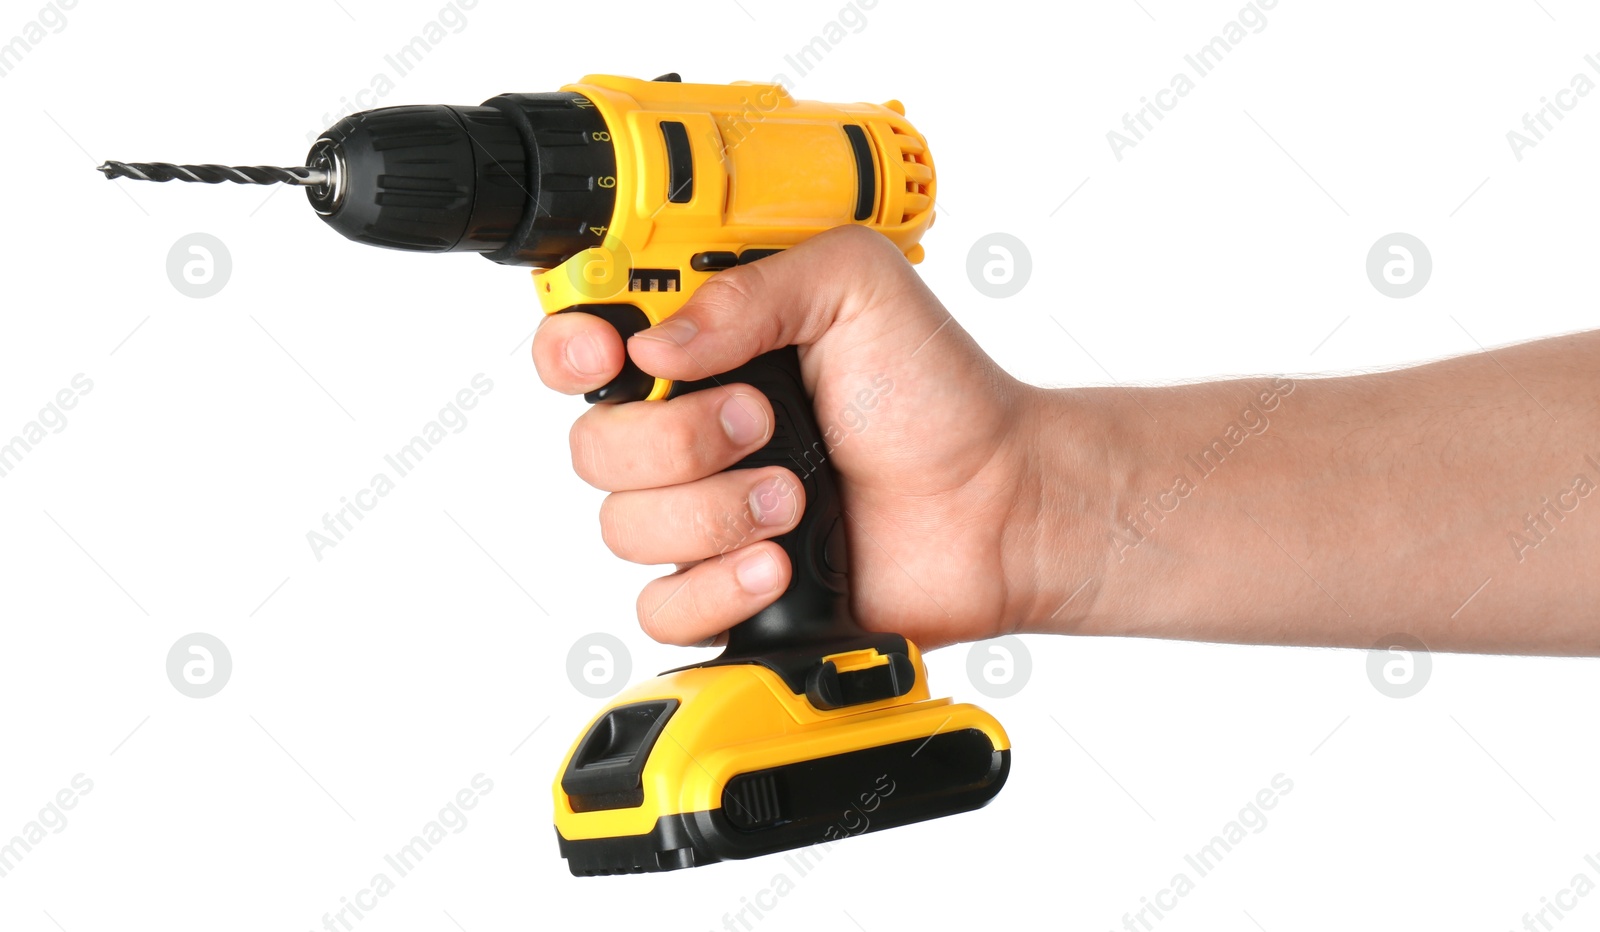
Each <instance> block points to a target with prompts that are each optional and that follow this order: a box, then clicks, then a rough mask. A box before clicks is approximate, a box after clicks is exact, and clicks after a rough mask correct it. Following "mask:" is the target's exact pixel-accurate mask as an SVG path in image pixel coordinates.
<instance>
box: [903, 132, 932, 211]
mask: <svg viewBox="0 0 1600 932" xmlns="http://www.w3.org/2000/svg"><path fill="white" fill-rule="evenodd" d="M893 129H894V141H895V143H896V144H898V145H899V147H900V168H901V170H902V171H903V172H905V176H906V196H905V200H904V201H903V202H902V207H901V214H900V222H901V223H910V222H911V221H912V219H914V218H915V217H916V216H917V215H918V214H921V213H923V212H924V211H926V210H927V209H928V208H929V207H931V206H933V169H932V168H931V167H930V166H929V165H928V147H927V146H925V145H924V144H923V142H922V140H921V139H918V138H917V137H916V136H913V135H911V134H910V133H908V132H906V131H905V130H903V129H901V128H900V127H898V126H896V127H893Z"/></svg>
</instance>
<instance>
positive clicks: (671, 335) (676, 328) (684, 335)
mask: <svg viewBox="0 0 1600 932" xmlns="http://www.w3.org/2000/svg"><path fill="white" fill-rule="evenodd" d="M699 332H700V328H699V326H697V325H696V324H695V322H694V321H692V320H690V319H689V318H687V317H669V318H667V319H666V320H664V321H662V322H661V323H659V324H656V325H655V326H654V327H651V328H650V329H649V330H641V331H639V332H638V333H636V334H634V336H636V337H639V338H640V339H643V340H657V341H659V342H662V343H671V344H672V345H673V346H684V345H686V344H687V343H688V342H689V341H690V340H693V339H694V338H695V335H696V334H698V333H699Z"/></svg>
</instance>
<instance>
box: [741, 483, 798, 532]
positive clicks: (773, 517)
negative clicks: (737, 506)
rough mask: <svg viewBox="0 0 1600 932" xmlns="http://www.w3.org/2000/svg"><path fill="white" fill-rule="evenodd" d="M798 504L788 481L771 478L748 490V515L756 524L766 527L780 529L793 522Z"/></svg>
mask: <svg viewBox="0 0 1600 932" xmlns="http://www.w3.org/2000/svg"><path fill="white" fill-rule="evenodd" d="M798 506H799V502H798V501H797V500H796V499H795V497H794V488H793V487H792V486H791V485H790V484H789V482H788V480H785V479H782V478H780V477H778V476H773V477H772V478H770V479H766V480H764V481H762V482H760V483H758V484H757V485H756V487H755V488H753V489H751V490H750V514H752V515H753V516H755V519H756V523H757V524H762V525H766V526H767V527H782V526H784V525H786V524H788V523H789V522H791V521H793V520H794V512H795V509H796V508H797V507H798Z"/></svg>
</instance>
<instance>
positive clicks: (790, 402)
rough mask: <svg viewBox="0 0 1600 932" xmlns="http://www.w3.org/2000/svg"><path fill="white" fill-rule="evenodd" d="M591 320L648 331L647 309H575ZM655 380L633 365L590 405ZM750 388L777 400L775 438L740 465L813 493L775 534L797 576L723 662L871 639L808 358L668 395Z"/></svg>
mask: <svg viewBox="0 0 1600 932" xmlns="http://www.w3.org/2000/svg"><path fill="white" fill-rule="evenodd" d="M569 310H572V311H581V312H583V313H586V314H593V315H595V316H596V317H599V318H601V319H602V320H605V321H606V322H607V323H609V324H611V325H612V326H613V327H615V328H616V330H617V333H618V334H619V335H620V336H621V337H622V339H623V342H624V344H626V342H627V339H628V337H630V336H632V335H633V334H635V333H637V332H638V331H640V330H643V329H644V328H645V327H648V326H649V324H650V322H649V319H648V318H647V317H646V316H645V314H644V312H643V311H640V310H639V309H638V308H635V307H633V306H631V305H586V306H581V307H574V308H569ZM654 383H655V379H654V378H653V377H652V376H650V375H649V374H648V373H645V372H643V371H641V370H640V369H639V367H638V366H636V365H634V363H633V360H631V359H629V360H627V361H626V363H625V364H624V366H623V371H622V373H621V374H619V375H618V376H617V377H616V378H615V379H613V380H612V381H611V382H610V383H608V384H607V385H605V386H604V387H602V388H600V389H598V390H596V391H593V392H590V393H588V394H587V395H585V396H584V398H585V399H586V400H588V401H589V402H591V403H617V402H625V401H637V400H640V399H643V398H645V397H646V396H648V395H649V393H650V391H651V389H652V387H653V385H654ZM735 383H744V384H748V385H750V386H752V387H754V388H755V389H756V390H757V391H760V392H761V393H762V394H763V395H765V396H766V397H767V400H768V401H769V402H770V403H771V404H772V413H773V418H774V423H773V429H772V439H770V440H769V441H767V444H766V446H764V447H762V448H761V449H760V450H757V451H756V452H754V453H752V454H750V455H749V456H747V457H745V458H744V459H743V460H741V461H740V462H738V463H735V464H734V465H733V466H732V467H730V468H732V469H754V468H757V467H761V466H782V467H784V468H786V469H788V470H789V471H790V472H792V473H794V475H795V478H796V479H798V480H799V481H800V483H801V484H802V485H803V486H804V487H805V509H804V511H803V512H802V513H801V516H800V523H799V525H798V526H796V527H795V529H794V530H792V531H790V532H789V533H787V534H784V535H782V536H780V537H778V538H776V542H777V543H778V544H779V546H781V547H783V550H784V553H786V554H787V555H788V557H789V565H790V567H791V568H792V570H793V572H792V574H791V578H790V581H789V587H788V588H787V589H785V590H784V592H783V594H782V595H781V596H779V597H778V600H777V601H776V602H774V603H773V604H771V605H769V606H767V607H766V608H764V609H762V610H761V611H760V612H757V613H756V614H755V615H753V616H752V617H750V618H748V619H746V620H745V621H742V622H740V623H739V624H737V625H735V626H734V627H733V628H732V629H731V630H730V631H729V632H728V649H727V651H726V652H725V653H724V654H723V659H726V660H729V661H731V660H735V659H737V658H755V657H768V656H771V655H774V654H777V653H794V652H795V651H797V650H804V649H806V648H808V647H822V646H826V645H839V644H843V643H846V642H852V643H853V642H858V641H861V640H862V639H863V638H865V637H868V636H867V635H865V633H864V632H863V631H862V630H861V628H860V627H859V626H858V625H857V624H856V623H855V621H854V619H853V618H852V617H851V615H850V601H849V595H850V589H849V577H848V572H849V555H848V553H847V552H846V544H845V533H844V521H843V515H842V512H841V509H840V505H839V483H838V478H837V477H836V476H835V475H834V471H833V465H832V464H831V463H830V462H829V459H828V446H827V443H826V442H825V441H824V440H823V435H822V431H821V430H820V429H819V428H818V426H817V419H816V416H815V415H814V414H813V413H812V408H811V399H810V397H809V396H808V395H807V394H806V389H805V382H804V381H802V379H801V377H800V356H799V353H798V352H797V351H796V349H795V348H794V347H792V346H786V347H784V348H783V349H779V350H774V351H772V352H770V353H766V354H763V355H761V356H758V357H756V358H755V359H752V360H751V361H750V362H747V363H745V364H744V365H742V366H740V367H738V368H737V369H734V370H732V371H729V372H725V373H722V374H720V375H717V376H715V377H713V378H706V379H701V380H699V381H694V382H675V383H673V386H672V390H671V393H670V395H669V396H668V397H677V396H679V395H686V394H688V393H690V392H698V391H724V390H725V389H724V386H727V385H732V384H735ZM728 530H729V533H728V534H727V535H725V536H726V544H727V546H726V550H725V551H724V552H727V551H731V550H734V549H737V548H738V547H742V546H743V545H745V544H747V543H749V542H750V534H749V530H750V526H749V523H748V522H736V523H735V524H734V525H733V526H732V527H731V528H729V529H728Z"/></svg>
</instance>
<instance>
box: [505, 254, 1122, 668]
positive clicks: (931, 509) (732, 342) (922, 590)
mask: <svg viewBox="0 0 1600 932" xmlns="http://www.w3.org/2000/svg"><path fill="white" fill-rule="evenodd" d="M791 344H794V345H798V346H799V347H800V359H801V367H802V370H803V373H804V377H805V381H806V386H807V388H808V389H809V390H810V391H811V393H812V395H813V398H814V399H815V409H816V414H817V421H818V424H819V426H820V427H821V428H822V431H823V435H824V437H825V438H826V439H827V441H828V443H829V446H830V448H831V449H830V459H831V461H832V463H833V466H834V468H835V469H836V470H837V472H838V475H839V479H840V492H841V497H842V504H843V507H844V510H845V514H846V523H847V526H848V528H849V547H850V558H851V570H852V573H851V580H852V581H851V585H852V590H853V607H854V609H855V612H856V616H857V619H858V620H859V621H860V622H861V623H862V625H863V626H865V627H867V628H868V629H871V630H880V631H886V630H892V631H895V632H897V633H900V634H904V635H906V636H907V637H909V638H911V639H912V640H914V641H916V642H917V643H918V644H919V645H922V646H924V647H934V646H938V645H941V644H946V643H950V642H953V641H958V640H972V639H977V638H984V637H990V636H993V635H996V634H1001V633H1006V632H1009V631H1012V630H1014V629H1016V628H1017V627H1019V626H1020V625H1021V624H1022V623H1023V622H1024V621H1025V620H1028V619H1031V618H1034V617H1037V616H1039V607H1038V605H1036V604H1035V603H1036V602H1038V601H1039V599H1040V598H1041V596H1040V594H1039V590H1040V581H1041V580H1040V577H1041V574H1042V573H1044V572H1046V570H1045V567H1044V563H1045V559H1044V558H1045V556H1046V555H1045V554H1043V553H1041V549H1043V548H1042V547H1041V545H1042V544H1044V543H1045V541H1044V536H1045V535H1044V534H1043V533H1042V530H1041V529H1042V526H1043V525H1044V524H1046V522H1044V521H1042V514H1041V512H1042V509H1043V507H1044V504H1045V500H1047V499H1048V500H1049V501H1050V502H1051V503H1052V507H1056V506H1059V505H1060V504H1061V503H1062V502H1063V501H1069V502H1072V503H1075V504H1073V505H1071V506H1069V507H1076V508H1080V509H1083V508H1087V507H1088V506H1089V503H1090V502H1094V501H1098V500H1099V498H1100V495H1099V494H1098V493H1097V492H1096V485H1095V483H1096V482H1097V481H1098V482H1099V483H1101V484H1102V485H1103V484H1104V483H1105V480H1104V478H1103V474H1104V471H1103V470H1101V469H1097V468H1096V467H1095V464H1093V463H1087V462H1085V463H1080V464H1077V465H1078V466H1079V467H1081V468H1078V469H1076V470H1072V469H1068V470H1063V469H1062V467H1061V466H1060V465H1059V464H1058V463H1055V462H1054V461H1052V464H1051V465H1050V467H1049V468H1045V467H1044V465H1043V464H1044V457H1042V456H1041V450H1040V447H1041V443H1040V441H1041V438H1042V435H1043V431H1045V430H1046V424H1045V420H1046V414H1045V412H1043V411H1041V410H1040V406H1041V404H1042V403H1043V402H1044V400H1045V396H1046V395H1048V394H1049V393H1047V392H1043V391H1041V390H1039V389H1035V388H1032V387H1029V386H1027V385H1024V384H1022V383H1020V382H1018V381H1016V380H1015V379H1013V378H1011V377H1010V376H1009V375H1007V374H1006V373H1005V372H1003V371H1001V370H1000V368H999V367H998V366H996V365H995V364H994V362H993V361H991V360H990V359H989V358H988V357H987V356H985V355H984V353H983V351H982V350H980V349H979V348H978V347H977V345H976V344H975V343H973V341H972V339H971V338H970V337H969V336H968V335H967V334H966V332H965V331H963V330H962V329H961V327H960V325H959V324H957V323H956V322H955V321H954V320H953V319H952V318H951V317H950V314H949V312H948V311H946V310H945V309H944V307H943V306H942V305H940V303H939V301H938V299H936V298H935V297H934V296H933V294H932V293H931V292H929V291H928V289H927V287H926V286H925V285H924V284H923V283H922V280H921V279H920V278H919V277H918V276H917V274H916V272H915V271H914V270H913V269H912V268H911V266H910V264H909V263H907V261H906V260H905V258H904V257H903V256H902V255H901V254H900V252H899V251H898V250H897V249H896V248H895V247H894V246H893V245H892V244H891V243H890V242H889V241H888V240H887V239H885V238H884V237H882V236H881V235H879V234H877V233H875V232H872V231H869V230H867V229H865V228H862V227H843V228H840V229H837V230H834V231H831V232H829V233H825V234H823V235H821V236H817V237H815V238H813V239H811V240H809V241H807V242H805V243H803V244H801V245H799V246H796V247H794V248H791V249H787V250H785V251H783V252H781V253H778V254H776V255H774V256H771V257H769V258H766V259H763V260H761V261H760V262H758V263H755V264H753V265H747V266H741V267H739V268H735V269H731V270H729V271H726V272H722V273H720V274H718V275H717V276H716V277H715V278H713V279H712V280H711V281H709V282H707V283H706V284H705V285H704V286H703V287H701V289H700V290H699V291H698V292H697V293H696V294H695V295H694V297H693V298H692V299H691V300H690V301H689V302H688V303H687V304H686V305H685V306H684V308H683V309H682V310H680V311H679V312H678V313H677V314H676V315H674V316H673V317H672V318H671V319H670V320H668V321H666V322H665V323H663V324H662V325H660V326H658V327H654V328H652V329H650V330H647V331H644V332H642V333H639V334H637V335H635V336H634V337H633V338H632V339H631V340H629V342H628V347H627V351H628V353H629V354H630V355H631V356H632V358H633V360H634V362H636V363H637V364H638V365H639V366H640V367H641V368H643V369H644V370H645V371H646V372H649V373H651V374H653V375H657V376H660V377H663V378H670V379H675V380H696V379H703V378H706V377H707V376H711V375H718V374H720V373H723V372H726V371H727V370H729V369H732V368H733V367H735V366H738V365H740V364H742V363H744V362H746V361H748V360H750V359H752V358H754V357H756V356H758V355H760V354H762V353H765V352H767V351H769V350H773V349H777V348H780V347H783V346H788V345H791ZM533 354H534V360H535V362H536V363H537V365H538V369H539V373H540V376H541V377H542V378H543V379H544V381H545V383H546V384H547V385H549V386H550V387H552V388H555V389H557V390H559V391H563V392H567V393H581V392H585V391H590V390H593V389H595V388H598V387H599V386H601V385H604V384H605V383H606V382H609V381H610V380H611V379H612V378H613V377H615V376H616V374H617V373H618V372H619V371H620V369H621V366H622V362H623V346H622V342H621V341H620V340H619V339H618V337H617V334H616V331H615V330H613V329H612V328H611V327H610V326H609V325H608V324H606V323H605V322H603V321H601V320H599V319H598V318H595V317H593V316H590V315H586V314H581V313H572V314H558V315H554V316H551V317H548V318H546V319H545V321H544V322H543V324H542V325H541V326H540V328H539V332H538V335H537V337H536V338H535V340H534V345H533ZM1055 429H1057V430H1059V429H1061V428H1055ZM771 432H772V409H771V407H770V405H769V404H768V403H767V400H766V399H765V398H764V397H762V396H761V394H760V393H759V392H757V391H756V390H755V389H753V388H751V387H750V386H748V385H741V384H730V385H726V386H724V387H722V388H719V389H713V390H708V391H702V392H696V393H694V394H690V395H686V396H683V397H681V398H676V399H673V400H671V401H665V402H635V403H631V404H622V405H596V406H595V407H593V408H590V409H589V410H588V411H587V412H585V413H584V414H583V416H582V417H580V418H579V419H578V421H577V423H576V424H574V425H573V429H572V435H571V443H572V463H573V467H574V468H575V469H576V470H577V472H578V474H579V475H580V476H581V477H582V478H583V479H584V480H585V481H587V482H588V483H589V484H591V485H593V486H595V487H597V488H600V489H604V490H606V491H608V492H610V493H612V494H611V495H610V496H609V497H608V498H607V499H606V501H605V504H604V505H603V506H602V508H601V511H600V526H601V531H602V533H603V534H604V537H605V541H606V544H607V545H608V546H609V547H610V548H611V550H612V551H613V552H615V553H616V554H617V555H618V556H620V557H622V558H624V559H627V560H631V561H633V562H636V563H649V564H656V563H675V564H678V565H679V568H680V570H679V572H677V573H675V574H673V575H670V576H666V577H664V578H661V579H658V580H655V581H653V582H651V583H650V584H649V585H647V586H646V587H645V589H644V591H643V592H641V593H640V595H639V603H638V608H639V622H640V624H641V625H642V626H643V627H644V629H645V631H646V632H648V633H649V634H650V635H651V636H652V637H654V638H656V639H658V640H661V641H665V642H668V643H673V644H694V643H696V642H699V641H702V640H704V639H706V638H709V637H712V636H714V635H716V634H718V633H720V632H722V631H724V630H726V629H727V628H728V627H730V626H731V625H733V624H736V623H738V622H739V621H742V620H744V619H745V618H747V617H749V616H750V615H752V614H754V613H755V612H756V611H758V610H759V609H761V608H763V607H765V606H766V605H768V604H770V603H771V602H772V601H773V600H774V599H776V598H777V596H778V595H779V594H780V593H781V592H782V591H783V590H784V588H785V587H786V586H787V585H788V582H789V575H790V567H789V565H788V560H787V557H786V556H785V555H784V552H783V550H782V548H781V547H779V546H778V545H777V544H776V543H774V542H772V541H771V540H770V538H772V537H775V536H777V535H779V534H782V533H784V532H786V531H788V530H790V529H792V528H793V527H794V526H795V524H796V523H797V521H798V520H799V516H800V509H801V508H803V507H804V506H805V503H804V501H802V500H801V499H802V493H801V486H800V484H799V482H798V481H797V480H796V478H795V476H794V474H793V473H791V472H790V471H789V470H787V469H783V468H781V467H769V468H762V469H751V470H734V471H731V472H723V470H724V469H726V468H727V467H728V466H730V465H732V464H734V463H736V462H738V461H739V460H740V459H741V458H743V457H744V456H745V455H746V454H748V453H750V452H752V451H754V450H756V449H758V448H760V447H761V446H762V445H763V444H765V443H766V442H767V440H768V438H769V437H770V436H771ZM1065 439H1066V438H1065V437H1063V436H1061V435H1060V434H1059V433H1056V434H1054V437H1053V440H1052V443H1054V444H1056V445H1057V446H1059V445H1061V442H1062V441H1064V440H1065ZM1046 488H1048V491H1046ZM1089 552H1091V553H1093V554H1094V556H1093V557H1091V558H1088V559H1094V560H1098V559H1100V558H1101V557H1102V555H1101V554H1100V552H1099V551H1098V550H1092V549H1091V550H1090V551H1089ZM1048 562H1049V564H1050V569H1049V570H1048V572H1049V573H1050V574H1051V575H1055V574H1057V573H1058V572H1059V570H1060V566H1059V564H1060V562H1061V556H1060V555H1059V554H1050V555H1049V556H1048ZM1081 575H1084V576H1087V573H1084V574H1081ZM1046 582H1047V584H1048V586H1050V587H1052V588H1051V592H1052V593H1053V592H1054V588H1053V587H1054V586H1055V585H1056V584H1057V581H1056V580H1054V579H1050V580H1047V581H1046ZM1057 601H1059V599H1057ZM1051 607H1054V606H1053V605H1052V606H1050V607H1047V608H1046V609H1045V613H1046V614H1048V612H1049V608H1051Z"/></svg>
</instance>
